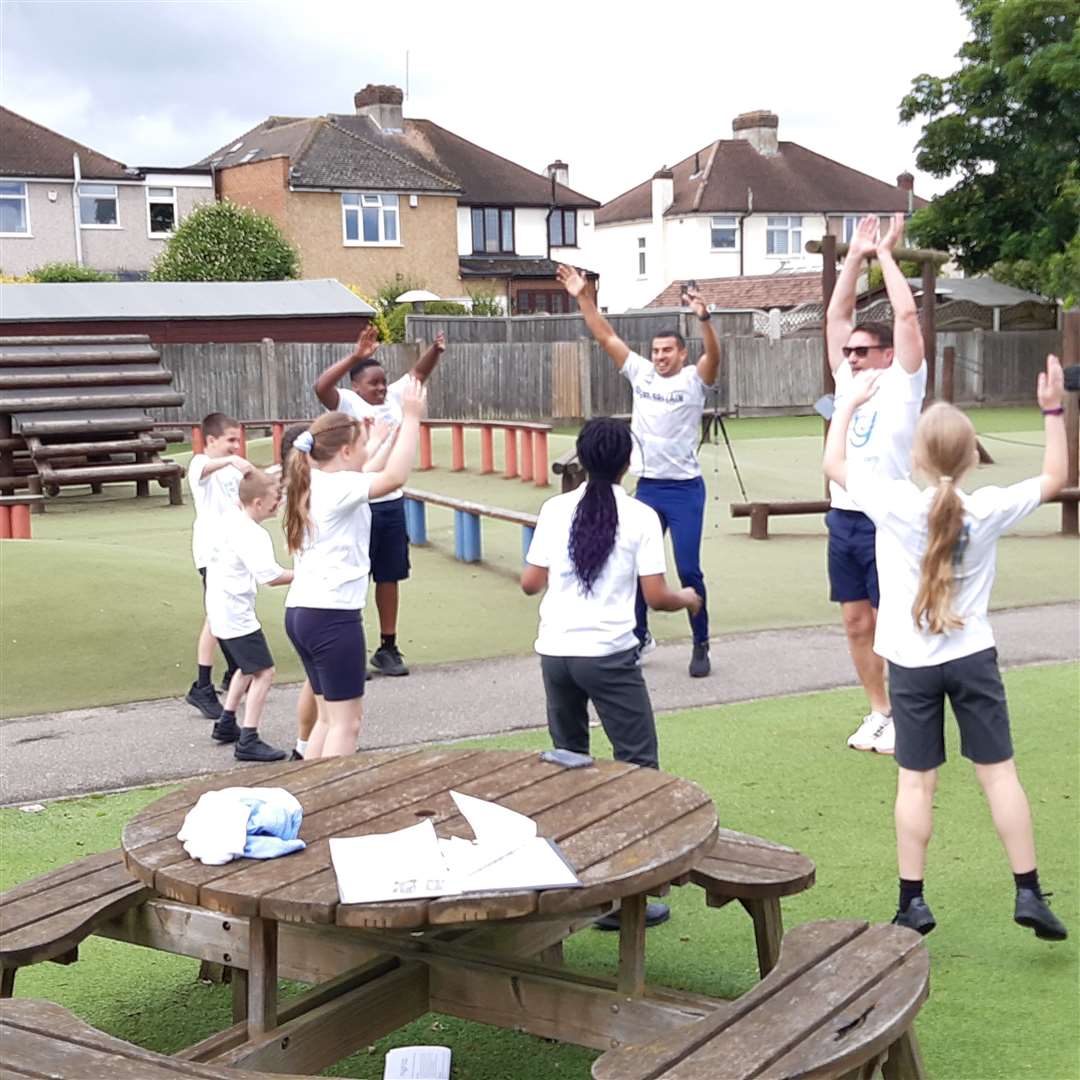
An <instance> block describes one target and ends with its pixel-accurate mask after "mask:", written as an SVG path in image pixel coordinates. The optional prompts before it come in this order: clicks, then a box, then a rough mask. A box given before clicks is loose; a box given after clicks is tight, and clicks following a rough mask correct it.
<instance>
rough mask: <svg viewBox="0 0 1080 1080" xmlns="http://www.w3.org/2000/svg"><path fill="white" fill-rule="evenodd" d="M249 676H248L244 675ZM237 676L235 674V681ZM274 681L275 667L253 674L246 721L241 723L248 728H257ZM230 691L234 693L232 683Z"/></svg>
mask: <svg viewBox="0 0 1080 1080" xmlns="http://www.w3.org/2000/svg"><path fill="white" fill-rule="evenodd" d="M244 677H245V678H247V677H248V676H244ZM235 681H236V677H235V676H233V682H235ZM273 682H274V669H273V668H272V667H268V668H263V669H262V671H256V672H255V674H254V675H252V676H251V686H250V689H249V690H248V695H247V705H246V707H245V708H244V722H243V723H242V724H241V725H240V726H241V727H246V728H257V727H258V726H259V720H260V718H261V717H262V711H263V706H264V705H265V704H266V695H267V694H269V693H270V687H271V685H272V684H273ZM229 693H230V694H231V693H232V683H229Z"/></svg>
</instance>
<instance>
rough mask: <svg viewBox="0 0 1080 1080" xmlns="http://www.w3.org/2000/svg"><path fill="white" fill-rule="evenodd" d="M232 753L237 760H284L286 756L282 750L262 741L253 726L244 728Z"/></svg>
mask: <svg viewBox="0 0 1080 1080" xmlns="http://www.w3.org/2000/svg"><path fill="white" fill-rule="evenodd" d="M249 732H250V734H249ZM233 753H234V755H235V757H236V760H237V761H284V760H285V757H286V754H285V751H284V750H278V749H276V748H275V747H273V746H270V745H268V744H267V743H264V742H263V741H262V739H260V738H259V733H258V732H257V731H256V730H255V728H245V729H244V732H243V734H242V735H241V736H240V741H239V742H238V743H237V744H236V749H235V750H234V751H233Z"/></svg>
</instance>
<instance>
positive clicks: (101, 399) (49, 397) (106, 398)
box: [0, 386, 184, 413]
mask: <svg viewBox="0 0 1080 1080" xmlns="http://www.w3.org/2000/svg"><path fill="white" fill-rule="evenodd" d="M183 404H184V395H183V394H181V393H177V392H176V391H174V390H159V389H155V388H153V387H138V386H134V387H132V388H131V389H130V390H125V391H117V392H111V391H110V390H109V389H108V388H105V389H102V390H92V389H89V388H88V389H85V390H81V389H69V390H57V389H53V390H5V391H2V392H0V412H19V413H24V412H48V411H50V410H53V409H123V408H130V407H132V406H137V407H138V408H142V409H150V408H154V409H160V408H166V407H168V406H170V405H183Z"/></svg>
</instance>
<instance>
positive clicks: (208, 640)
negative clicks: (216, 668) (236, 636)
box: [196, 619, 217, 667]
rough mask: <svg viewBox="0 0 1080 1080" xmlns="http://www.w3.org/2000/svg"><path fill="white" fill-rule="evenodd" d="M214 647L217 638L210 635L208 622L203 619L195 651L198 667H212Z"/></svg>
mask: <svg viewBox="0 0 1080 1080" xmlns="http://www.w3.org/2000/svg"><path fill="white" fill-rule="evenodd" d="M216 646H217V638H216V637H214V635H213V634H211V633H210V620H209V619H203V624H202V630H200V631H199V645H198V648H197V650H196V656H197V658H198V662H199V666H200V667H211V666H212V665H213V663H214V649H215V648H216Z"/></svg>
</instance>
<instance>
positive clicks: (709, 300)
mask: <svg viewBox="0 0 1080 1080" xmlns="http://www.w3.org/2000/svg"><path fill="white" fill-rule="evenodd" d="M685 285H686V281H685V280H679V281H673V282H672V283H671V284H670V285H668V287H667V288H666V289H664V291H663V292H662V293H661V294H660V295H659V296H656V297H653V299H652V300H650V301H649V302H648V304H646V305H645V306H646V307H650V308H677V307H681V306H682V293H683V289H684V287H685ZM697 289H698V292H700V293H701V295H702V298H703V299H704V300H705V303H706V304H708V305H709V307H711V308H716V309H717V310H721V311H771V310H772V309H773V308H779V309H780V310H781V311H786V310H788V309H789V308H793V307H798V306H799V305H800V304H814V303H818V304H820V303H821V272H820V271H815V272H813V273H809V274H805V273H803V274H748V275H746V276H745V277H726V278H709V279H703V280H701V281H698V282H697Z"/></svg>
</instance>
